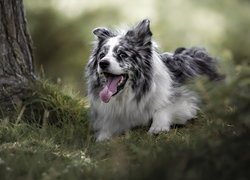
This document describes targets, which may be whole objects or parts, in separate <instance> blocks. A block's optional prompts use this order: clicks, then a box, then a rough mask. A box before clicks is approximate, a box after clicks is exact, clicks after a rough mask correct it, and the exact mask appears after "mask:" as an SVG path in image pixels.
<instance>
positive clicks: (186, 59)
mask: <svg viewBox="0 0 250 180" xmlns="http://www.w3.org/2000/svg"><path fill="white" fill-rule="evenodd" d="M161 57H162V60H163V62H164V63H165V64H166V66H167V67H168V69H169V70H170V71H171V72H172V75H173V78H174V80H175V82H177V83H179V84H180V85H181V84H183V83H185V82H186V81H187V80H190V79H192V78H194V77H196V76H199V75H206V76H208V77H209V79H210V80H215V81H217V80H222V79H223V78H224V76H223V75H220V74H219V73H218V72H217V68H216V61H217V60H216V59H215V58H213V57H211V56H210V55H209V54H208V53H207V51H206V50H205V49H203V48H198V47H193V48H178V49H176V50H175V52H174V54H173V55H169V54H167V53H163V54H161Z"/></svg>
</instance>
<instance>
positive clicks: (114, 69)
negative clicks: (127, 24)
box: [97, 36, 124, 74]
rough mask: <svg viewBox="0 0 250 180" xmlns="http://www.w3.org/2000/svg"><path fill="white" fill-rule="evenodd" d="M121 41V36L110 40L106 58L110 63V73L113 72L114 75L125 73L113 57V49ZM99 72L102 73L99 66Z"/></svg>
mask: <svg viewBox="0 0 250 180" xmlns="http://www.w3.org/2000/svg"><path fill="white" fill-rule="evenodd" d="M119 39H120V36H115V37H112V38H110V39H109V40H108V42H107V45H108V46H109V51H108V53H107V54H106V55H105V57H104V58H105V59H106V60H108V61H109V62H110V67H109V71H110V72H112V73H113V74H122V73H124V72H123V69H122V68H121V67H120V66H119V63H118V62H117V61H116V59H115V57H114V56H113V49H114V47H115V46H116V45H118V44H119ZM104 58H103V59H104ZM97 71H98V73H101V69H100V67H99V66H98V69H97Z"/></svg>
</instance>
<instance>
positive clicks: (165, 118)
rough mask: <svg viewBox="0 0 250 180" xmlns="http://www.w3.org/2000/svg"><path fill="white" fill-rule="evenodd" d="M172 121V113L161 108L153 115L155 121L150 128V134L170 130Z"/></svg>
mask: <svg viewBox="0 0 250 180" xmlns="http://www.w3.org/2000/svg"><path fill="white" fill-rule="evenodd" d="M171 123H172V113H171V112H170V111H168V110H167V109H165V108H164V109H160V110H158V111H156V112H155V114H154V115H153V122H152V125H151V127H150V129H149V131H148V132H149V133H150V134H158V133H160V132H167V131H169V130H170V126H171Z"/></svg>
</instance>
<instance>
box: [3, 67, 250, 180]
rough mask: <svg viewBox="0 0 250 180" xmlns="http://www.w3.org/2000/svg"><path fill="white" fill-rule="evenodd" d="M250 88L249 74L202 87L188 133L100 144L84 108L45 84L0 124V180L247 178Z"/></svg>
mask: <svg viewBox="0 0 250 180" xmlns="http://www.w3.org/2000/svg"><path fill="white" fill-rule="evenodd" d="M246 72H247V73H248V72H249V71H246ZM249 85H250V83H249V76H246V75H245V74H243V75H242V76H239V77H238V78H237V79H235V80H234V81H232V82H230V83H229V84H228V85H227V88H224V87H221V88H218V90H217V91H213V90H211V92H210V93H207V92H206V91H204V86H202V85H201V84H199V82H198V84H197V87H200V88H198V89H199V91H200V92H201V94H202V97H203V98H204V99H205V100H204V101H205V102H204V103H205V106H204V107H203V108H202V109H203V111H201V112H200V114H199V116H198V118H197V119H195V120H193V121H190V123H188V124H187V125H186V126H184V127H177V126H175V127H173V128H172V129H171V130H170V132H168V133H162V134H159V135H157V136H151V135H149V134H147V129H148V128H147V127H144V128H138V129H135V130H132V131H130V132H128V133H126V134H124V135H121V136H119V137H115V138H113V139H111V140H109V141H105V142H101V143H95V141H94V138H93V135H92V133H91V131H90V128H89V125H88V116H87V114H88V106H87V105H86V102H85V101H84V100H83V99H80V98H78V97H71V96H68V95H65V94H64V93H62V92H61V90H60V89H59V88H58V87H56V86H53V85H50V84H49V83H48V82H42V83H41V84H39V86H38V87H37V89H36V90H35V91H34V93H33V94H32V96H30V97H29V98H26V99H24V103H23V104H22V105H21V106H20V107H17V115H16V116H13V117H12V118H11V119H10V118H6V117H3V118H2V120H1V121H0V174H1V179H162V178H163V179H249V178H250V176H249V173H248V172H250V166H249V163H250V153H249V150H250V141H249V137H250V131H249V130H250V128H249V127H250V124H249V120H248V118H247V117H250V116H249V113H248V108H247V107H249V97H250V96H249V95H248V93H246V92H249V91H247V90H250V86H249ZM210 88H211V87H210ZM210 88H209V87H206V88H205V89H210ZM218 99H219V100H218ZM237 103H238V104H240V105H238V104H237Z"/></svg>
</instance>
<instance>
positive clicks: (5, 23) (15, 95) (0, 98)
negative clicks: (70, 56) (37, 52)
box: [0, 0, 35, 113]
mask: <svg viewBox="0 0 250 180" xmlns="http://www.w3.org/2000/svg"><path fill="white" fill-rule="evenodd" d="M26 25H27V24H26V18H25V13H24V7H23V1H22V0H0V105H1V106H0V107H1V110H2V111H3V109H4V111H6V109H9V108H10V107H11V106H12V105H14V104H16V103H18V102H20V100H21V99H22V98H23V97H25V96H26V95H27V93H28V92H29V90H30V87H31V84H33V82H34V80H35V76H34V68H33V55H32V41H31V38H30V35H29V32H28V30H27V26H26ZM12 107H13V106H12ZM9 110H10V109H9ZM4 113H6V112H4Z"/></svg>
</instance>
